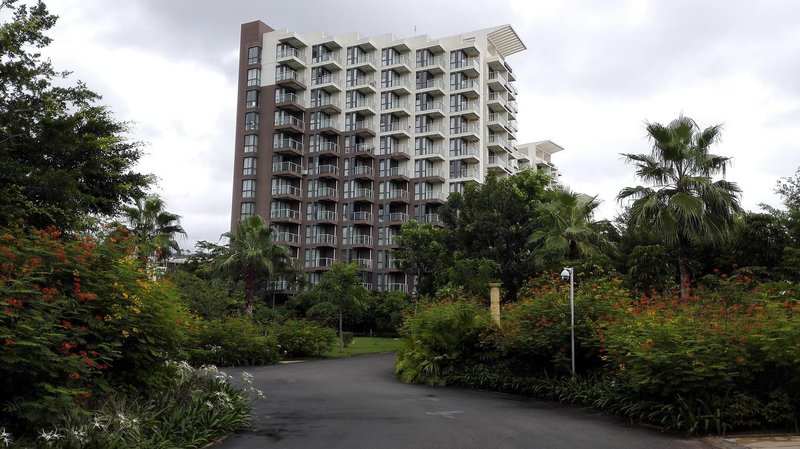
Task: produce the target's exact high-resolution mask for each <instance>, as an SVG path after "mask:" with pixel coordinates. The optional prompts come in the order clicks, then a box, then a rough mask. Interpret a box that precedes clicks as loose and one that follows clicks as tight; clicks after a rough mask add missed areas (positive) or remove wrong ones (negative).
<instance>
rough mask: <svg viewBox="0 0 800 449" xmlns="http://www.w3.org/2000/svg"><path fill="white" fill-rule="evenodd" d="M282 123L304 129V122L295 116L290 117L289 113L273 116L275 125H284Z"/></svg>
mask: <svg viewBox="0 0 800 449" xmlns="http://www.w3.org/2000/svg"><path fill="white" fill-rule="evenodd" d="M284 125H288V126H294V127H295V128H300V129H305V122H303V121H302V120H300V119H299V118H297V117H292V116H291V115H284V116H280V115H277V116H275V126H284Z"/></svg>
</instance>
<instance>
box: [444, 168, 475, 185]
mask: <svg viewBox="0 0 800 449" xmlns="http://www.w3.org/2000/svg"><path fill="white" fill-rule="evenodd" d="M450 180H451V181H461V182H481V174H480V173H479V172H478V170H474V169H464V170H456V171H454V172H451V173H450Z"/></svg>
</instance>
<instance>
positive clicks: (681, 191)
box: [617, 115, 741, 299]
mask: <svg viewBox="0 0 800 449" xmlns="http://www.w3.org/2000/svg"><path fill="white" fill-rule="evenodd" d="M646 129H647V134H648V137H649V139H650V141H651V142H652V145H653V149H652V151H651V152H650V154H623V156H625V159H626V163H631V162H633V163H634V165H635V167H636V176H638V177H639V178H640V179H641V180H642V181H644V182H645V183H646V184H649V185H650V186H641V185H640V186H636V187H626V188H624V189H622V191H620V193H619V195H618V196H617V199H618V200H620V201H622V200H625V199H630V200H632V204H631V210H630V211H631V216H632V218H633V220H634V222H635V223H637V224H641V225H645V226H649V227H651V228H652V229H653V230H654V231H655V232H656V233H657V234H659V235H660V236H661V238H662V240H663V242H664V243H665V244H668V245H675V246H676V248H677V253H678V270H679V272H680V282H681V298H683V299H686V298H688V296H689V293H690V282H691V265H690V262H689V248H690V245H692V244H697V243H701V242H703V243H711V244H721V243H723V242H725V241H727V240H728V239H730V237H731V235H732V233H733V230H734V220H733V218H734V215H735V214H736V213H737V212H739V211H741V206H740V205H739V193H740V192H741V190H740V189H739V187H738V186H737V185H736V183H734V182H730V181H726V180H725V179H721V180H717V181H714V180H713V179H712V178H713V177H714V176H715V175H717V174H720V173H721V174H722V175H723V176H724V175H725V171H726V169H727V167H728V165H729V164H730V162H731V159H730V158H729V157H723V156H718V155H715V154H711V153H709V149H710V148H711V146H712V145H714V144H715V143H717V142H718V141H719V138H720V132H721V129H722V126H721V125H714V126H710V127H708V128H705V129H702V130H701V129H700V127H699V126H698V125H697V123H696V122H695V121H694V120H692V119H691V118H689V117H684V116H683V115H681V116H680V117H678V118H677V119H676V120H673V121H672V122H670V123H669V124H668V125H666V126H664V125H662V124H660V123H647V124H646Z"/></svg>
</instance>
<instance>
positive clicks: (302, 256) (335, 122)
mask: <svg viewBox="0 0 800 449" xmlns="http://www.w3.org/2000/svg"><path fill="white" fill-rule="evenodd" d="M524 49H525V45H524V44H523V43H522V41H521V40H520V39H519V37H518V36H517V34H516V32H515V31H514V29H513V28H511V27H510V26H508V25H504V26H498V27H494V28H489V29H485V30H479V31H474V32H469V33H465V34H461V35H458V36H451V37H446V38H442V39H437V40H432V39H429V38H428V37H427V36H416V37H413V38H406V39H397V38H395V37H394V36H391V35H386V36H378V37H362V36H360V35H358V34H356V33H352V34H346V35H341V36H325V35H323V34H322V33H315V34H302V35H301V34H296V33H293V32H290V31H286V30H273V29H272V28H270V27H269V26H267V25H266V24H264V23H262V22H251V23H246V24H244V25H242V30H241V49H240V62H239V94H238V107H237V121H236V148H235V163H234V189H233V208H232V217H231V220H232V223H231V226H232V227H233V226H236V223H237V222H238V221H239V220H240V219H241V218H244V217H246V216H249V215H253V214H258V215H261V216H262V217H264V218H265V219H267V220H268V221H269V222H270V224H271V225H272V226H273V227H274V228H275V229H276V230H277V233H276V238H277V241H278V242H280V243H283V244H286V245H288V246H289V247H290V248H292V251H293V253H294V256H295V257H297V258H298V259H299V260H301V261H302V262H303V263H304V265H305V269H306V271H307V276H308V280H309V281H311V282H312V283H315V282H316V281H318V280H319V277H320V276H321V275H322V273H323V272H324V271H325V270H326V269H328V267H329V266H330V265H331V264H332V263H333V262H335V261H341V262H345V263H348V262H355V263H357V264H358V265H359V266H360V267H361V269H362V276H363V280H364V284H365V285H366V286H367V287H369V288H372V289H377V290H402V291H408V290H409V288H410V279H408V278H407V277H406V275H405V274H404V273H403V272H402V271H401V270H400V269H399V267H398V263H397V260H395V259H393V257H392V251H391V249H392V248H393V246H394V244H395V238H396V236H397V234H398V233H399V231H400V227H401V225H402V224H403V223H405V222H407V221H408V220H417V221H420V222H424V223H432V224H441V222H440V219H439V208H440V207H441V206H442V204H444V202H445V200H446V199H447V196H448V194H449V193H450V192H456V191H462V190H463V189H464V186H465V185H466V184H468V183H480V182H483V180H484V177H485V176H486V174H487V172H488V171H489V170H494V171H496V172H497V173H498V174H499V175H500V176H506V175H510V174H513V173H515V172H517V171H519V170H520V169H521V168H523V167H524V166H526V165H530V164H534V165H540V166H547V163H549V162H550V161H549V155H550V154H552V153H553V152H555V151H558V150H560V149H561V148H560V147H558V146H557V145H555V144H553V143H552V142H549V141H543V142H536V143H533V144H528V145H521V146H519V148H518V146H517V145H515V142H516V132H517V121H516V114H517V103H516V101H515V100H516V97H517V89H516V88H515V87H514V80H515V76H514V73H513V71H512V70H511V67H510V66H509V65H508V63H507V61H506V59H507V58H508V57H509V56H511V55H513V54H515V53H518V52H520V51H522V50H524ZM520 148H521V149H522V151H520ZM544 155H547V158H546V160H545V157H544ZM550 168H552V169H553V170H554V169H555V168H554V167H552V166H550ZM556 179H557V178H556Z"/></svg>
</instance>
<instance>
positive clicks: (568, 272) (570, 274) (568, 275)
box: [561, 267, 575, 376]
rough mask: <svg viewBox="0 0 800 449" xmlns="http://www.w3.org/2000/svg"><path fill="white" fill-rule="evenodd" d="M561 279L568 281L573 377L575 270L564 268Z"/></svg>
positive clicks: (573, 368)
mask: <svg viewBox="0 0 800 449" xmlns="http://www.w3.org/2000/svg"><path fill="white" fill-rule="evenodd" d="M561 279H563V280H565V281H566V280H567V279H569V329H570V342H571V344H572V353H571V357H570V358H571V359H572V375H573V376H574V375H575V268H573V267H564V270H563V271H561Z"/></svg>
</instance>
